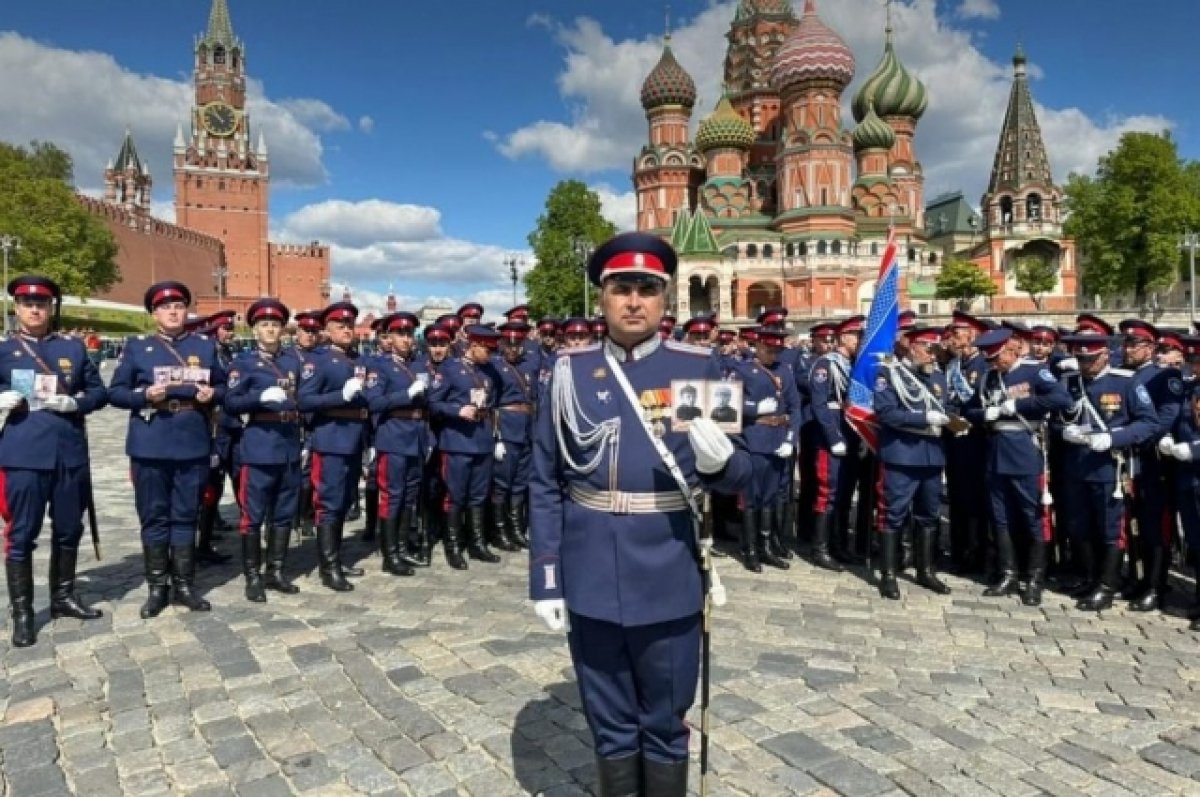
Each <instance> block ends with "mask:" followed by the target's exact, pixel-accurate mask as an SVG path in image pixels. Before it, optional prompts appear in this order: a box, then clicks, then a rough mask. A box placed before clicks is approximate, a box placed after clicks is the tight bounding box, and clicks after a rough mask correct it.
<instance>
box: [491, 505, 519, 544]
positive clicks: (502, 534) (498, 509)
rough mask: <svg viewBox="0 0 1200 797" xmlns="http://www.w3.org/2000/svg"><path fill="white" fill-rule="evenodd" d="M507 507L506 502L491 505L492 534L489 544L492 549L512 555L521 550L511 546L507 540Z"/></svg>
mask: <svg viewBox="0 0 1200 797" xmlns="http://www.w3.org/2000/svg"><path fill="white" fill-rule="evenodd" d="M508 506H509V505H508V502H505V503H494V504H492V527H491V528H492V533H491V535H490V537H491V539H490V540H489V542H490V543H491V545H492V547H493V548H499V549H500V550H501V551H505V552H506V553H514V552H515V551H519V550H521V546H519V545H513V544H512V543H511V542H509V540H508V536H509V535H508Z"/></svg>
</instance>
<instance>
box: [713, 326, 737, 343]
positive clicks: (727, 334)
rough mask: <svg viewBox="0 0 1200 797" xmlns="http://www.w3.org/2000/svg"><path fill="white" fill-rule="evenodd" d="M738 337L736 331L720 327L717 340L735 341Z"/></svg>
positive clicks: (723, 341)
mask: <svg viewBox="0 0 1200 797" xmlns="http://www.w3.org/2000/svg"><path fill="white" fill-rule="evenodd" d="M736 338H737V333H736V332H734V331H733V330H732V329H718V330H717V342H718V343H733V341H734V340H735V339H736Z"/></svg>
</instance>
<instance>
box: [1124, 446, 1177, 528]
mask: <svg viewBox="0 0 1200 797" xmlns="http://www.w3.org/2000/svg"><path fill="white" fill-rule="evenodd" d="M1139 464H1140V466H1141V468H1140V469H1141V472H1140V473H1139V474H1138V476H1137V478H1136V479H1135V485H1134V490H1133V496H1134V498H1133V505H1134V512H1135V516H1136V517H1137V522H1138V537H1139V538H1140V540H1141V545H1142V546H1143V550H1148V551H1152V550H1155V549H1158V548H1167V549H1169V548H1170V547H1171V543H1172V542H1173V541H1174V539H1175V504H1176V501H1175V497H1174V487H1175V477H1174V473H1173V472H1172V470H1173V469H1172V468H1171V465H1172V464H1173V463H1167V462H1162V461H1161V460H1160V459H1159V456H1158V453H1157V452H1154V453H1152V454H1143V455H1142V456H1141V457H1140V458H1139Z"/></svg>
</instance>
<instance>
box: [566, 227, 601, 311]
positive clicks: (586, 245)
mask: <svg viewBox="0 0 1200 797" xmlns="http://www.w3.org/2000/svg"><path fill="white" fill-rule="evenodd" d="M571 248H572V249H574V250H575V257H576V259H577V260H579V270H580V271H582V272H583V315H584V316H585V317H588V316H590V315H591V312H590V311H589V310H588V305H589V304H590V297H589V296H588V273H587V264H588V260H590V259H591V257H592V252H593V251H594V249H595V247H594V246H593V245H592V242H591V241H590V240H589V239H587V238H585V237H584V236H582V235H577V236H575V237H574V238H572V239H571Z"/></svg>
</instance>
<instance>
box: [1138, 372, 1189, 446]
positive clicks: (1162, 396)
mask: <svg viewBox="0 0 1200 797" xmlns="http://www.w3.org/2000/svg"><path fill="white" fill-rule="evenodd" d="M1133 381H1134V384H1137V385H1142V386H1143V387H1145V388H1146V392H1147V393H1149V394H1150V401H1152V402H1153V403H1154V431H1153V432H1152V433H1151V434H1150V437H1149V438H1148V439H1147V440H1145V441H1144V442H1143V443H1142V444H1141V446H1139V451H1138V453H1139V454H1140V455H1141V457H1142V459H1143V460H1144V461H1145V460H1150V459H1153V458H1154V457H1155V456H1156V455H1155V453H1154V447H1155V446H1156V445H1157V444H1158V441H1159V440H1161V439H1162V436H1163V435H1165V434H1166V433H1167V432H1169V431H1171V428H1172V427H1174V426H1175V420H1176V419H1177V418H1178V417H1179V412H1180V409H1181V408H1182V406H1183V374H1182V372H1180V370H1179V369H1178V368H1162V367H1159V366H1158V365H1156V364H1154V363H1150V362H1148V363H1146V364H1145V365H1143V366H1141V367H1140V368H1137V369H1136V370H1134V372H1133Z"/></svg>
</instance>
